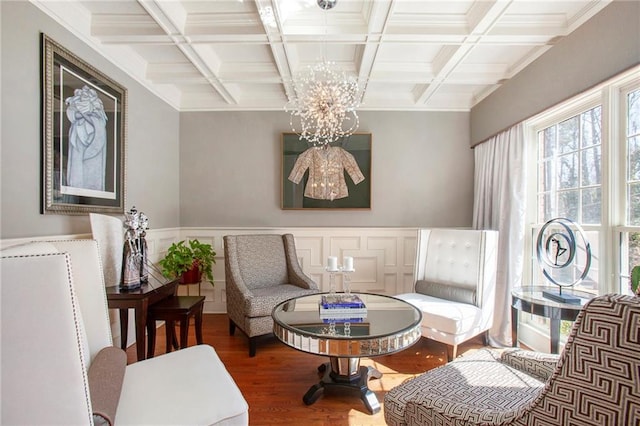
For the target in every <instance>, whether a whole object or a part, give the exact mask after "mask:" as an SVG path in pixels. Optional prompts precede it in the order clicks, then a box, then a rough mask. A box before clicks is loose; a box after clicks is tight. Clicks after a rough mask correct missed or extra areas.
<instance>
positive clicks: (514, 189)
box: [473, 124, 526, 347]
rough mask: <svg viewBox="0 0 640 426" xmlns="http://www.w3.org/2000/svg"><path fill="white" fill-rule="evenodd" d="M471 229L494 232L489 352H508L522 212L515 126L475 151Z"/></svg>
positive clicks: (520, 142) (521, 149) (519, 130)
mask: <svg viewBox="0 0 640 426" xmlns="http://www.w3.org/2000/svg"><path fill="white" fill-rule="evenodd" d="M474 155H475V180H474V182H475V183H474V203H473V227H474V228H475V229H495V230H498V231H499V233H500V236H499V243H498V273H497V280H496V308H495V312H494V320H493V327H492V328H491V329H490V330H489V342H490V343H491V345H492V346H497V347H500V346H511V289H512V288H514V287H517V286H520V285H521V282H522V270H523V262H524V259H523V251H524V235H525V212H526V205H525V202H526V194H525V190H526V147H525V145H524V129H523V125H522V124H518V125H516V126H514V127H511V128H510V129H508V130H506V131H504V132H502V133H500V134H498V135H497V136H494V137H493V138H491V139H489V140H487V141H486V142H484V143H482V144H480V145H478V146H476V147H475V150H474Z"/></svg>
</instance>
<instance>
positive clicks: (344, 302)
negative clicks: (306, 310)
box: [320, 294, 366, 309]
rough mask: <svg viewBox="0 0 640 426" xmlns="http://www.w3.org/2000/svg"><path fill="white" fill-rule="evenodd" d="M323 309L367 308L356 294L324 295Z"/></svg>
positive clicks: (321, 304) (321, 303)
mask: <svg viewBox="0 0 640 426" xmlns="http://www.w3.org/2000/svg"><path fill="white" fill-rule="evenodd" d="M320 306H321V307H322V308H323V309H334V308H337V309H345V308H346V309H348V308H365V307H366V305H365V304H364V302H363V301H362V299H360V297H358V295H356V294H351V295H345V294H335V295H323V296H322V300H321V302H320Z"/></svg>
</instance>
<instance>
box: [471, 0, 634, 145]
mask: <svg viewBox="0 0 640 426" xmlns="http://www.w3.org/2000/svg"><path fill="white" fill-rule="evenodd" d="M638 63H640V2H639V1H629V0H615V1H613V2H612V3H611V4H609V5H608V6H607V7H605V8H604V9H603V10H602V11H600V13H598V14H597V15H596V16H594V17H593V18H591V19H590V20H589V21H588V22H586V23H585V24H583V25H582V26H581V27H580V28H578V29H577V30H576V31H574V32H573V33H571V34H570V35H569V36H567V37H566V38H564V39H562V40H560V42H558V44H556V45H555V46H554V47H553V48H551V49H550V50H548V51H547V52H546V53H545V54H543V55H542V56H540V57H539V58H538V59H537V60H536V61H534V62H533V63H532V64H530V65H529V66H528V67H526V68H525V69H524V70H522V71H521V72H520V73H519V74H518V75H516V76H515V77H514V78H512V79H511V80H509V81H507V82H506V83H505V84H504V85H503V86H502V87H501V88H500V89H498V90H496V91H495V92H494V93H492V94H491V95H490V96H488V97H487V98H486V99H484V100H483V101H482V102H480V103H479V104H478V105H476V106H475V107H474V108H473V109H472V110H471V144H472V145H476V144H478V143H480V142H482V141H484V140H486V139H488V138H489V137H491V136H493V135H494V134H496V133H498V132H500V131H502V130H504V129H506V128H508V127H510V126H512V125H514V124H516V123H519V122H520V121H523V120H525V119H527V118H529V117H532V116H533V115H535V114H537V113H539V112H542V111H544V110H545V109H547V108H549V107H551V106H553V105H555V104H557V103H559V102H561V101H563V100H566V99H568V98H570V97H572V96H575V95H577V94H579V93H581V92H583V91H585V90H586V89H588V88H590V87H593V86H595V85H596V84H598V83H601V82H602V81H604V80H606V79H608V78H610V77H612V76H614V75H616V74H618V73H620V72H622V71H624V70H626V69H629V68H631V67H632V66H633V65H636V64H638Z"/></svg>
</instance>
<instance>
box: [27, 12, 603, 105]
mask: <svg viewBox="0 0 640 426" xmlns="http://www.w3.org/2000/svg"><path fill="white" fill-rule="evenodd" d="M31 1H32V3H34V4H35V5H37V6H38V7H39V8H40V9H42V10H43V11H45V12H46V13H48V14H49V15H51V16H52V17H53V18H55V19H56V20H57V21H59V22H60V23H62V24H63V25H64V26H65V27H67V28H68V29H70V30H71V31H72V32H73V33H74V34H76V35H77V36H79V37H80V38H82V39H83V40H84V41H85V42H87V43H88V44H89V45H91V46H92V47H94V48H95V49H96V50H98V51H99V52H101V53H102V54H103V55H104V56H105V57H107V58H108V59H110V60H111V61H112V62H114V63H115V64H116V65H118V66H119V67H120V68H122V69H123V70H125V71H126V72H127V73H129V74H130V75H131V76H133V77H134V78H135V79H137V80H138V81H140V82H141V83H142V84H143V85H145V86H146V87H147V88H148V89H149V90H151V91H152V92H154V93H156V94H157V95H158V96H160V97H161V98H162V99H164V100H165V101H166V102H168V103H169V104H171V105H172V106H173V107H174V108H176V109H177V110H180V111H223V110H282V109H283V107H284V105H285V103H286V102H287V99H288V95H289V94H291V93H292V90H293V85H292V84H291V81H292V78H293V77H294V76H295V74H296V72H297V71H298V70H300V69H301V68H302V67H305V66H307V65H311V64H314V63H316V62H318V61H321V60H322V59H325V60H328V61H332V62H335V63H336V64H337V66H338V67H339V68H341V69H343V70H344V71H345V72H347V73H349V74H352V75H354V76H357V78H358V79H359V80H360V82H361V84H363V85H364V92H363V99H362V106H361V108H360V109H361V110H421V111H426V110H445V111H461V110H462V111H464V110H469V109H470V108H471V107H472V106H474V105H475V104H476V103H478V102H479V101H481V100H482V99H483V98H484V97H486V96H487V95H488V94H490V93H491V92H492V91H494V90H495V89H496V88H497V87H499V86H500V84H502V83H503V82H504V81H506V80H508V79H510V78H511V77H513V76H514V75H515V74H517V73H518V72H519V71H520V70H522V69H523V68H524V67H526V66H527V65H528V64H530V63H531V62H532V61H533V60H535V59H536V58H537V57H538V56H540V55H541V54H542V53H544V52H545V51H546V50H547V49H549V48H552V46H553V45H554V43H556V42H557V41H558V40H560V39H561V38H562V37H564V36H566V35H567V34H569V33H571V32H572V31H574V30H575V29H576V28H578V27H579V26H580V25H582V24H583V23H584V22H586V21H587V20H588V19H590V18H591V17H592V16H593V15H595V14H596V13H597V12H599V11H600V10H602V8H604V7H605V6H606V5H607V4H608V3H609V2H610V1H611V0H569V1H563V0H494V1H488V0H338V2H337V5H336V6H335V7H334V8H332V9H330V10H322V9H321V8H320V7H318V5H317V1H316V0H208V1H204V0H200V1H187V0H123V1H120V0H106V1H98V0H87V1H85V0H66V1H56V0H31Z"/></svg>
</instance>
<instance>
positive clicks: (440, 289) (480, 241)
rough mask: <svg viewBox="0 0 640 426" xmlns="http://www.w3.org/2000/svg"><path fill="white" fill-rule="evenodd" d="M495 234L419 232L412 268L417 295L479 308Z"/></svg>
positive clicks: (459, 231)
mask: <svg viewBox="0 0 640 426" xmlns="http://www.w3.org/2000/svg"><path fill="white" fill-rule="evenodd" d="M487 238H489V239H492V238H496V239H497V232H495V231H476V230H461V229H421V230H419V232H418V255H417V258H416V267H415V277H414V279H415V283H416V285H415V291H416V293H421V294H426V295H428V296H433V297H437V298H440V299H446V300H453V301H456V302H461V303H469V304H472V305H476V306H482V300H483V295H482V292H483V282H485V281H486V280H485V279H484V276H485V271H484V265H485V264H486V257H487V254H488V253H484V252H483V251H484V250H485V247H495V245H492V244H490V245H487V244H486V240H487Z"/></svg>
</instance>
